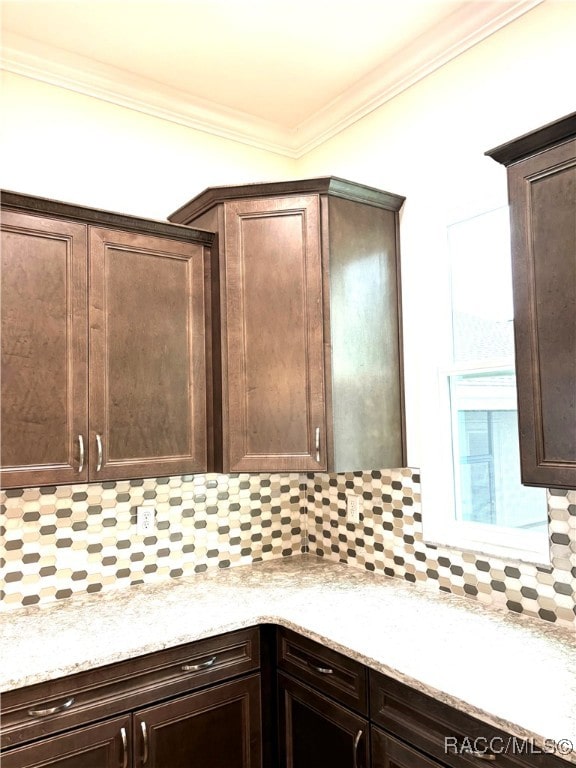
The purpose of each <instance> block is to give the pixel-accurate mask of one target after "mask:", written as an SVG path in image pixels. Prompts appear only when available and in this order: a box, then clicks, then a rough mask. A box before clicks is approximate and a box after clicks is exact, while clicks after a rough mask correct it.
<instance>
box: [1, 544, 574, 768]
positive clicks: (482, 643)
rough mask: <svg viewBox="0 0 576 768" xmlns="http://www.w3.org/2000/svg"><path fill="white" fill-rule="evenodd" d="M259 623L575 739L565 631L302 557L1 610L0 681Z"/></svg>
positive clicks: (523, 732) (519, 730)
mask: <svg viewBox="0 0 576 768" xmlns="http://www.w3.org/2000/svg"><path fill="white" fill-rule="evenodd" d="M261 623H273V624H278V625H281V626H284V627H288V628H290V629H293V630H295V631H297V632H299V633H300V634H302V635H305V636H307V637H310V638H312V639H313V640H316V641H319V642H321V643H324V644H325V645H327V646H329V647H331V648H333V649H335V650H337V651H340V652H342V653H344V654H346V655H347V656H350V657H352V658H354V659H357V660H358V661H360V662H362V663H364V664H366V665H367V666H369V667H371V668H373V669H376V670H378V671H380V672H383V673H385V674H388V675H390V676H391V677H393V678H395V679H397V680H400V681H402V682H405V683H408V684H409V685H412V686H413V687H414V688H416V689H418V690H420V691H423V692H424V693H427V694H431V695H432V696H434V697H435V698H437V699H439V700H441V701H444V702H446V703H448V704H451V705H453V706H455V707H458V708H459V709H461V710H463V711H465V712H467V713H468V714H471V715H473V716H475V717H477V718H479V719H481V720H483V721H485V722H487V723H489V724H491V725H494V726H497V727H499V728H501V729H503V730H505V731H508V732H509V733H510V734H511V735H513V736H517V737H519V738H524V739H532V740H534V743H535V744H537V745H543V744H544V740H547V739H552V740H555V741H559V740H561V739H568V740H570V741H571V742H572V743H573V744H574V745H575V749H576V633H574V632H572V631H570V630H566V629H562V628H558V627H555V626H554V625H552V624H548V623H546V622H544V621H538V620H534V619H530V618H528V617H524V616H521V615H518V614H512V613H509V612H507V611H503V610H502V611H501V610H496V609H490V608H486V607H484V606H482V605H481V604H480V603H478V602H476V601H474V600H471V599H470V600H468V599H465V598H460V597H456V596H454V595H450V594H446V593H442V592H438V591H436V590H435V589H434V590H432V589H431V588H427V587H425V586H420V585H413V584H408V583H407V582H404V581H402V580H400V579H391V578H387V577H385V576H381V575H375V574H373V573H369V572H367V571H364V570H360V569H357V568H352V567H350V566H346V565H340V564H337V563H332V562H328V561H325V560H322V559H320V558H316V557H314V556H312V555H303V556H296V557H290V558H284V559H281V560H273V561H270V562H266V563H258V564H254V565H248V566H239V567H235V568H228V569H225V570H214V571H208V572H206V573H203V574H199V575H196V576H191V577H185V578H179V579H173V580H170V581H169V582H162V583H161V584H157V585H139V586H135V587H131V588H128V589H119V590H115V591H109V592H104V593H100V594H96V595H87V596H82V597H75V598H70V599H68V600H64V601H59V602H56V603H52V604H50V605H46V606H43V607H42V606H40V607H30V608H23V609H20V610H16V611H9V612H5V613H2V614H0V648H1V649H2V650H1V652H0V653H1V658H2V661H1V669H0V690H2V691H8V690H11V689H14V688H19V687H22V686H25V685H30V684H33V683H37V682H42V681H46V680H51V679H55V678H57V677H62V676H64V675H68V674H73V673H75V672H81V671H83V670H86V669H92V668H95V667H98V666H102V665H104V664H110V663H113V662H115V661H121V660H123V659H128V658H132V657H134V656H138V655H140V654H143V653H150V652H152V651H157V650H160V649H162V648H167V647H171V646H175V645H179V644H182V643H187V642H191V641H193V640H198V639H200V638H204V637H210V636H213V635H218V634H221V633H223V632H228V631H231V630H234V629H240V628H242V627H249V626H253V625H256V624H261ZM566 759H567V760H568V761H569V762H572V763H574V764H576V751H574V752H573V753H572V754H571V755H568V756H567V757H566Z"/></svg>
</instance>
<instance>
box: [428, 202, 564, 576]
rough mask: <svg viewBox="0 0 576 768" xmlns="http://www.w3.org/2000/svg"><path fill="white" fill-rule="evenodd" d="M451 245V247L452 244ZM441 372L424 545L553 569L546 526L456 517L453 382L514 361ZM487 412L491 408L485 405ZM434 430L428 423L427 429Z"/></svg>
mask: <svg viewBox="0 0 576 768" xmlns="http://www.w3.org/2000/svg"><path fill="white" fill-rule="evenodd" d="M488 212H489V209H488V210H486V213H488ZM477 215H481V214H477ZM446 247H447V248H448V242H447V241H446ZM446 266H447V269H448V270H449V269H450V266H449V259H447V261H446ZM448 275H449V272H448ZM450 300H451V297H450ZM445 328H446V326H445ZM446 330H447V331H448V333H450V334H451V333H452V332H453V329H452V322H451V317H450V323H449V327H448V328H446ZM436 370H437V381H436V387H437V390H436V397H435V398H434V397H433V396H432V397H430V398H427V402H428V407H430V406H431V404H433V403H434V404H435V405H436V407H437V408H438V411H437V414H436V418H435V419H434V421H435V423H436V429H435V432H434V443H435V445H434V449H433V450H432V448H431V441H430V438H427V440H425V441H424V442H425V443H427V445H428V451H427V453H426V452H425V459H426V460H424V461H422V462H421V467H420V469H421V484H422V524H423V535H424V541H425V542H426V543H429V544H433V545H435V546H445V547H449V548H452V549H462V550H471V551H473V552H475V553H480V554H485V555H488V556H490V555H492V556H497V557H500V558H503V559H513V560H520V561H524V562H529V563H534V564H537V565H544V566H549V565H550V563H551V557H550V541H549V533H548V527H547V526H546V533H545V534H544V535H543V533H542V532H537V533H536V532H533V531H528V530H522V529H518V528H507V527H504V526H500V525H491V524H482V523H477V522H472V521H463V520H459V519H457V514H456V511H457V507H456V504H457V498H456V495H457V493H458V490H457V489H458V488H459V483H458V476H457V472H458V469H457V468H456V467H455V466H454V462H453V455H454V454H453V434H454V432H453V430H454V428H455V426H456V425H455V419H456V415H455V414H453V413H452V407H451V402H450V378H451V377H452V376H457V375H464V374H483V373H488V372H495V373H498V372H504V371H512V372H514V370H515V361H514V359H513V357H510V358H508V357H506V358H504V359H502V358H499V359H483V360H481V361H470V362H468V361H467V362H464V363H460V362H458V363H453V364H451V365H449V366H440V367H438V368H437V369H436ZM484 408H486V405H485V401H484V405H483V409H484ZM507 408H508V409H514V410H516V408H517V404H516V402H515V400H514V401H513V402H509V403H508V405H507ZM429 426H430V425H429V424H428V428H429ZM456 434H457V432H456ZM423 458H424V457H423ZM545 504H546V502H545ZM546 506H547V504H546ZM546 506H545V509H546Z"/></svg>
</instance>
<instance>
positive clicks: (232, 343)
mask: <svg viewBox="0 0 576 768" xmlns="http://www.w3.org/2000/svg"><path fill="white" fill-rule="evenodd" d="M403 200H404V198H402V197H399V196H397V195H392V194H389V193H386V192H383V191H381V190H376V189H373V188H370V187H365V186H362V185H359V184H354V183H352V182H347V181H344V180H341V179H336V178H332V177H330V178H323V179H312V180H308V181H295V182H280V183H269V184H254V185H245V186H236V187H219V188H211V189H208V190H206V191H205V192H204V193H202V194H201V195H199V196H198V197H196V198H194V199H193V200H191V201H190V202H189V203H188V204H186V205H185V206H183V207H182V208H181V209H179V210H178V211H176V212H175V213H174V214H172V216H171V217H170V219H171V220H172V221H176V222H178V223H182V224H187V225H194V226H200V227H202V228H205V229H209V230H212V231H214V232H216V233H217V236H218V244H219V246H218V253H217V254H216V259H215V264H214V268H213V275H214V277H215V279H214V282H213V288H214V292H213V305H214V307H218V308H219V312H220V314H219V330H216V328H215V330H214V342H215V343H214V353H213V361H214V368H213V370H214V392H215V395H216V403H215V409H214V410H215V414H220V415H221V418H222V423H221V424H217V425H216V435H217V441H216V468H217V469H219V470H221V471H225V472H237V471H254V472H256V471H293V470H294V471H315V470H326V469H329V470H333V471H339V472H341V471H346V470H359V469H369V468H382V467H391V466H402V465H403V463H404V439H403V434H404V428H403V397H402V373H401V344H400V326H401V321H400V300H399V263H398V211H399V209H400V207H401V205H402V203H403Z"/></svg>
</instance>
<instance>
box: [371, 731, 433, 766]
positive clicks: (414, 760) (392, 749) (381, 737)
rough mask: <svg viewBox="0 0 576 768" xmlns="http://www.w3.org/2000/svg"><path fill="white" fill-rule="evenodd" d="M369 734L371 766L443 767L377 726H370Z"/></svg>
mask: <svg viewBox="0 0 576 768" xmlns="http://www.w3.org/2000/svg"><path fill="white" fill-rule="evenodd" d="M370 736H371V739H370V740H371V743H372V768H443V766H442V765H441V764H440V763H438V762H436V760H433V759H432V758H430V757H426V755H423V754H422V753H421V752H417V751H416V750H415V749H412V748H411V747H409V746H407V745H406V744H402V742H401V741H397V739H395V738H393V737H392V736H388V734H386V733H384V731H381V730H380V729H379V728H372V729H371V731H370Z"/></svg>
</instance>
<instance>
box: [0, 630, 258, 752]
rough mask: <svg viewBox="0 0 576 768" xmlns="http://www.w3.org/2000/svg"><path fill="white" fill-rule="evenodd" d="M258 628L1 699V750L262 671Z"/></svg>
mask: <svg viewBox="0 0 576 768" xmlns="http://www.w3.org/2000/svg"><path fill="white" fill-rule="evenodd" d="M259 666H260V643H259V634H258V630H257V629H255V628H252V629H247V630H241V631H239V632H231V633H228V634H225V635H220V636H218V637H211V638H206V639H204V640H198V641H197V642H194V643H190V644H187V645H181V646H177V647H176V648H171V649H169V650H165V651H158V652H156V653H151V654H147V655H145V656H139V657H137V658H135V659H130V660H129V661H122V662H119V663H117V664H111V665H110V666H106V667H100V668H97V669H93V670H89V671H87V672H80V673H79V674H77V675H71V676H69V677H64V678H59V679H57V680H53V681H50V682H46V683H40V684H38V685H32V686H29V687H26V688H20V689H17V690H14V691H9V692H7V693H5V694H3V696H2V743H1V744H2V747H3V748H5V747H8V746H12V745H14V744H20V743H22V742H26V741H30V740H32V739H37V738H41V737H43V736H48V735H50V734H52V733H57V732H58V731H63V730H65V729H67V728H72V727H75V726H78V725H83V724H85V723H89V722H92V721H94V720H98V719H101V718H105V717H110V716H112V715H117V714H118V713H120V712H122V711H128V710H130V709H135V708H136V707H140V706H143V705H146V704H150V703H152V702H156V701H160V700H162V699H167V698H169V697H172V696H175V695H177V694H180V693H186V692H188V691H193V690H195V689H197V688H201V687H203V686H206V685H211V684H212V683H216V682H219V681H221V680H226V679H227V678H231V677H234V676H236V675H240V674H244V673H246V672H251V671H253V670H256V669H258V668H259Z"/></svg>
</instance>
